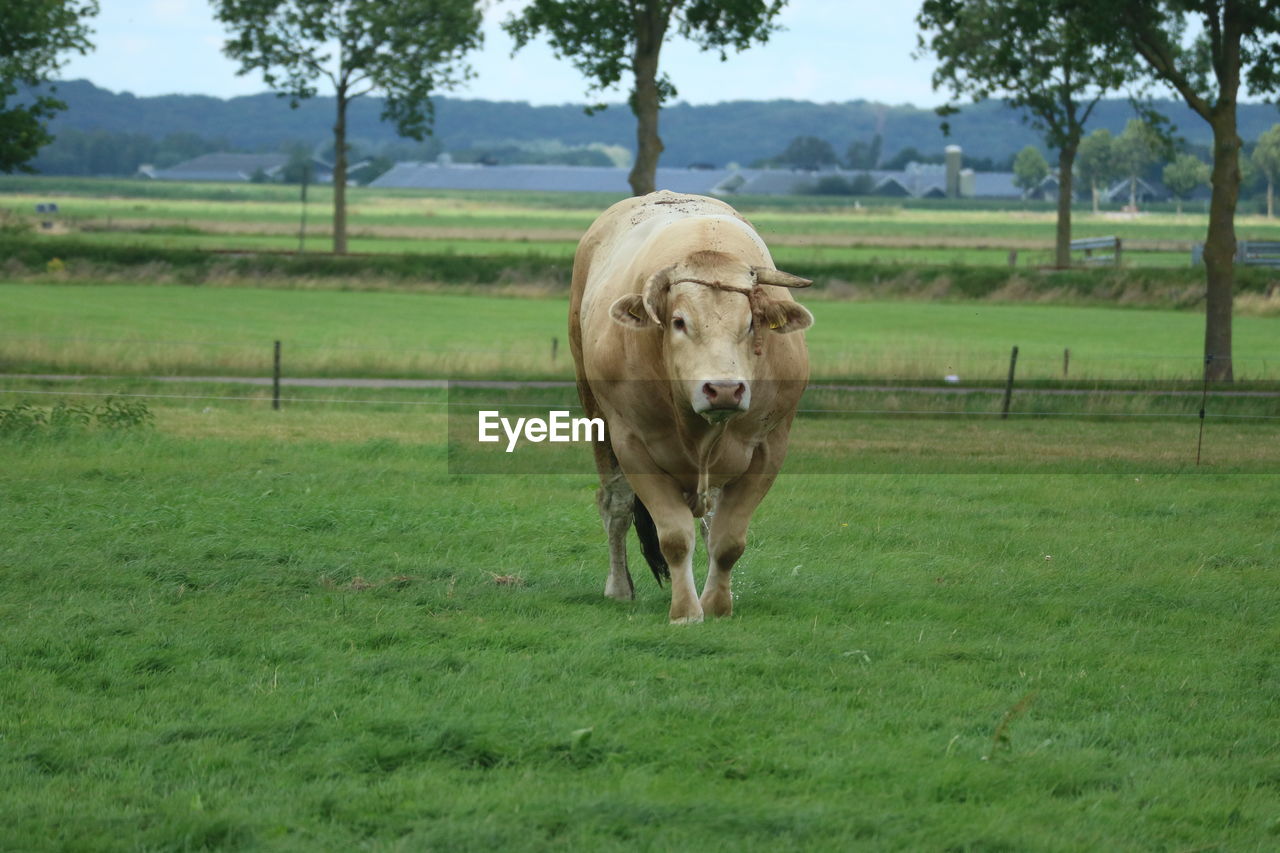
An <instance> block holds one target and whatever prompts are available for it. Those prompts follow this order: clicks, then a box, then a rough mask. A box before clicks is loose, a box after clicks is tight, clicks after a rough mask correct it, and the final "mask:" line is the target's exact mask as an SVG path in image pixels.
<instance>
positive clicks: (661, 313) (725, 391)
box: [610, 252, 813, 420]
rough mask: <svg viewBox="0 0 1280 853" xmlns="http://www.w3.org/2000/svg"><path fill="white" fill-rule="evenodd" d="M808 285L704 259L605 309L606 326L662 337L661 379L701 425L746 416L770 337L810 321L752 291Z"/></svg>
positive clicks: (662, 273) (795, 307)
mask: <svg viewBox="0 0 1280 853" xmlns="http://www.w3.org/2000/svg"><path fill="white" fill-rule="evenodd" d="M810 284H812V282H811V281H809V280H808V279H804V278H800V277H799V276H794V275H791V274H790V273H785V272H781V271H779V270H775V269H769V268H767V267H748V266H747V265H746V264H743V263H741V262H739V261H735V260H733V259H731V258H729V257H728V256H725V255H720V254H718V253H711V252H705V253H702V254H701V255H700V256H698V255H695V256H694V257H692V258H690V259H688V260H687V261H686V262H684V263H680V264H673V265H672V266H669V267H666V268H664V269H661V270H659V271H658V272H656V273H654V274H653V275H651V276H650V277H649V279H648V280H647V281H646V282H645V284H644V289H643V290H642V291H641V292H640V293H636V294H630V295H628V296H623V297H622V298H620V299H618V300H617V301H616V302H614V303H613V306H612V308H611V310H610V315H611V316H612V317H613V320H614V322H616V323H618V324H619V325H621V326H624V327H626V328H628V329H632V330H643V329H652V328H654V327H657V328H659V329H661V330H662V331H663V336H662V347H663V355H664V360H665V364H666V367H667V374H668V377H669V378H670V379H672V380H673V381H674V382H675V388H676V393H677V396H678V397H679V398H680V400H681V401H682V402H686V403H687V404H688V405H689V406H690V407H691V408H692V409H693V411H694V412H696V413H697V414H699V415H702V416H703V417H705V418H707V419H709V420H715V419H720V418H724V417H728V416H729V415H732V414H735V413H737V412H741V411H746V410H747V409H748V408H749V407H750V406H751V383H752V381H753V380H754V379H756V378H757V377H758V376H759V370H758V369H757V367H758V362H759V359H760V356H762V355H763V354H764V352H765V350H766V347H765V339H766V337H767V336H768V335H771V334H783V335H785V334H789V333H791V332H799V331H802V330H804V329H807V328H809V327H810V326H812V325H813V315H812V314H810V313H809V311H808V310H807V309H806V308H805V307H804V306H802V305H799V304H798V303H796V302H794V301H791V300H789V299H785V300H784V299H775V298H773V297H771V296H769V295H768V293H767V292H766V291H765V290H763V289H761V288H760V285H775V286H779V287H808V286H809V285H810Z"/></svg>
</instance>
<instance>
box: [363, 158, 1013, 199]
mask: <svg viewBox="0 0 1280 853" xmlns="http://www.w3.org/2000/svg"><path fill="white" fill-rule="evenodd" d="M627 174H628V170H627V169H625V168H621V167H603V166H549V165H497V166H487V165H481V164H477V163H450V162H448V161H447V160H444V161H442V162H434V163H415V162H404V163H397V164H396V165H395V166H394V167H392V168H391V170H390V171H388V172H387V173H385V174H384V175H382V176H381V177H379V178H377V179H376V180H374V181H373V182H372V184H371V186H373V187H378V188H382V189H388V188H404V189H434V190H541V191H564V192H614V193H628V192H630V187H629V185H628V184H627ZM828 181H838V182H840V183H843V184H845V185H847V187H857V186H859V184H862V185H867V184H869V185H870V189H869V191H868V192H866V193H865V194H867V195H879V196H891V197H899V198H945V197H946V196H947V169H946V167H945V166H943V165H941V164H921V163H911V164H909V165H908V166H907V168H906V169H904V170H901V171H886V170H871V171H852V170H846V169H827V170H823V171H821V172H811V171H806V170H802V169H741V168H726V169H703V168H690V169H673V168H659V169H658V173H657V180H656V183H657V185H658V186H659V187H661V188H663V189H669V190H673V191H675V192H683V193H697V194H699V195H718V196H728V195H794V194H798V193H812V192H814V191H815V190H818V189H819V182H828ZM957 184H958V189H959V194H960V196H961V197H967V198H1020V197H1021V196H1022V191H1021V190H1019V189H1018V188H1017V187H1015V186H1014V184H1013V174H1012V173H1005V172H996V173H974V172H973V171H972V170H969V169H965V170H963V171H961V172H959V174H958V175H957ZM844 194H849V193H848V192H847V191H846V192H845V193H844ZM859 194H864V193H859Z"/></svg>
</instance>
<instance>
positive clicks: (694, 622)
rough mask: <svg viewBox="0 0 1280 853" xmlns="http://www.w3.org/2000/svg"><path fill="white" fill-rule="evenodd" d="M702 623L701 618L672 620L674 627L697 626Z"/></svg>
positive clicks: (686, 617) (684, 617) (681, 617)
mask: <svg viewBox="0 0 1280 853" xmlns="http://www.w3.org/2000/svg"><path fill="white" fill-rule="evenodd" d="M701 621H702V617H701V616H680V617H678V618H673V619H672V620H671V624H672V625H697V624H698V623H699V622H701Z"/></svg>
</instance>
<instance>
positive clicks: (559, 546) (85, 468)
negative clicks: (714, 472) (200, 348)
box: [0, 397, 1280, 850]
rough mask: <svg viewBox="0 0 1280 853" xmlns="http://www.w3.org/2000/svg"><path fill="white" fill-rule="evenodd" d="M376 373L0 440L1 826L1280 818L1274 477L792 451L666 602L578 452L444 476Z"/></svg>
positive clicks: (730, 837) (828, 827)
mask: <svg viewBox="0 0 1280 853" xmlns="http://www.w3.org/2000/svg"><path fill="white" fill-rule="evenodd" d="M396 399H399V398H396V397H391V398H388V399H387V400H386V401H385V405H365V406H354V405H346V406H341V405H336V404H327V405H324V404H318V403H316V404H310V405H303V404H294V405H291V406H289V407H287V408H286V409H285V410H284V411H282V412H275V413H273V412H271V411H270V410H269V409H268V408H267V407H266V404H265V403H263V402H257V403H254V402H221V403H219V402H211V403H208V404H206V402H205V401H198V402H197V401H171V402H169V403H165V402H164V401H153V404H154V405H156V406H157V423H158V426H157V428H156V429H155V431H154V432H130V433H125V434H122V435H99V434H89V435H84V436H70V437H67V438H63V439H54V438H51V437H34V438H28V439H23V440H18V439H12V438H9V439H3V440H0V463H2V464H3V468H4V471H5V476H4V477H3V478H2V479H0V495H2V499H3V501H4V506H5V509H6V511H5V512H4V513H3V514H0V650H2V656H0V669H2V670H3V672H2V676H3V677H0V707H3V708H4V709H5V714H4V718H3V720H0V797H2V799H3V802H4V806H3V811H4V814H5V820H4V822H3V824H2V825H0V847H4V848H6V849H49V848H57V849H84V848H92V849H98V850H115V849H119V850H134V849H199V848H221V849H261V848H267V849H344V848H353V847H365V848H370V849H460V850H480V849H485V850H489V849H501V848H506V849H528V850H542V849H546V850H551V849H566V848H568V849H636V848H641V849H648V848H658V849H708V850H744V849H745V850H779V849H781V850H788V849H794V850H812V849H847V848H851V847H868V848H874V849H903V850H907V849H910V850H916V849H973V850H977V849H1006V850H1025V849H1038V850H1080V849H1167V850H1191V849H1229V850H1266V849H1272V848H1274V846H1275V844H1276V843H1277V839H1278V838H1280V777H1278V776H1277V773H1276V767H1277V766H1278V759H1280V755H1278V750H1280V744H1278V743H1277V739H1276V736H1275V732H1276V731H1277V729H1278V727H1280V712H1278V709H1280V663H1277V658H1276V655H1275V650H1276V648H1277V642H1280V629H1278V628H1277V623H1276V621H1275V613H1276V612H1277V608H1278V607H1280V592H1278V590H1280V586H1278V585H1277V584H1276V583H1275V580H1276V578H1275V571H1276V566H1277V565H1278V564H1280V541H1278V537H1277V535H1276V532H1275V526H1274V523H1273V522H1274V519H1275V517H1276V515H1277V513H1280V490H1278V489H1277V488H1276V479H1275V477H1274V476H1264V475H1234V476H1233V475H1224V474H1219V473H1211V472H1209V471H1204V470H1202V471H1193V470H1185V471H1183V472H1182V473H1179V474H1169V473H1152V469H1151V468H1150V467H1149V466H1147V465H1145V464H1143V463H1142V462H1140V461H1138V462H1135V465H1134V467H1133V469H1132V470H1129V471H1126V472H1125V473H1122V474H1112V475H1026V474H1024V475H1003V476H959V475H940V474H934V473H929V472H930V471H932V470H936V469H932V468H930V467H928V465H929V464H930V463H928V462H927V461H926V462H925V463H923V464H922V463H921V462H920V459H921V457H920V456H919V454H918V452H913V453H911V454H907V455H904V456H903V457H902V462H901V466H900V468H898V469H897V470H893V471H892V473H887V474H882V475H862V476H851V475H844V476H837V475H812V474H802V473H799V472H797V473H795V474H793V475H791V476H788V475H784V476H783V478H782V479H780V480H779V482H778V483H777V484H776V485H775V487H774V489H773V491H772V492H771V494H770V495H769V497H768V498H767V499H766V501H765V504H764V506H763V507H762V509H761V511H760V513H759V514H758V515H757V518H756V521H755V523H754V524H753V527H752V530H751V535H750V543H749V548H748V551H747V554H746V556H745V557H744V558H743V561H742V563H741V564H740V567H739V569H738V571H737V572H736V573H735V574H736V580H735V587H736V593H737V601H736V610H737V612H736V615H735V616H734V617H733V618H732V619H729V620H721V621H716V622H710V623H706V624H703V625H701V626H696V627H690V628H672V627H669V626H667V625H666V624H665V621H666V620H665V616H666V608H667V600H666V593H665V591H664V590H659V589H657V588H656V587H655V585H654V584H653V583H652V581H651V580H650V579H649V577H648V573H647V571H646V570H645V569H644V568H643V567H642V564H641V563H640V562H639V560H638V555H635V553H634V552H635V551H636V550H637V549H636V548H635V547H634V545H633V546H632V551H633V561H632V566H633V574H634V575H635V578H636V581H637V590H638V599H637V601H636V602H634V603H632V604H619V603H616V602H611V601H607V600H605V599H603V598H602V597H601V595H600V591H601V589H602V586H603V577H604V567H605V562H606V559H605V558H606V554H605V546H604V535H603V533H602V532H601V530H600V524H599V520H598V517H597V515H596V510H595V506H594V496H593V489H594V478H593V477H592V476H591V475H589V474H586V473H583V474H569V475H561V476H538V477H516V478H511V477H499V476H456V475H455V476H451V475H449V474H448V472H447V468H446V458H445V448H444V445H443V435H444V416H443V415H442V414H440V413H439V411H438V410H437V409H433V408H432V407H430V406H421V407H407V406H396V405H393V402H394V400H396ZM910 426H911V424H908V423H895V422H893V421H886V422H884V423H883V424H882V425H881V427H880V429H881V430H882V432H884V433H887V434H892V433H893V431H894V430H896V429H900V428H908V427H910ZM1036 426H1037V428H1038V429H1052V428H1053V427H1052V424H1048V425H1046V424H1043V423H1038V424H1036ZM1018 428H1019V425H1018V424H1016V423H1015V424H1012V425H1010V426H1008V427H1006V429H1009V430H1017V429H1018ZM829 429H831V424H830V423H829V422H827V421H813V420H812V419H802V420H801V422H800V423H799V424H798V425H797V429H796V441H797V442H798V443H799V444H800V445H803V444H805V443H806V442H808V441H809V440H810V438H806V435H810V433H811V431H812V430H818V432H819V433H820V434H821V435H822V436H825V437H826V438H830V437H831V433H829V432H826V430H829ZM1010 435H1011V433H1006V436H1007V437H1008V436H1010ZM1257 435H1258V438H1259V440H1260V441H1263V442H1266V441H1268V440H1270V441H1271V444H1272V445H1274V444H1275V442H1274V438H1273V436H1272V435H1271V434H1266V435H1263V434H1260V433H1259V434H1257ZM941 437H942V436H941V434H940V435H939V438H941ZM1132 437H1133V436H1130V439H1132ZM1106 441H1110V442H1119V443H1122V444H1123V443H1125V441H1126V439H1125V437H1124V435H1123V434H1119V433H1117V434H1109V437H1108V438H1107V439H1106ZM851 444H852V442H851ZM949 446H952V445H950V444H949V443H948V442H947V441H945V440H941V441H935V442H934V444H933V449H934V451H935V452H945V451H946V449H947V448H948V447H949ZM862 447H863V445H861V444H858V445H856V448H857V452H861V449H862ZM830 452H831V453H832V454H833V458H835V455H838V454H839V452H840V448H838V447H837V448H834V449H832V450H830ZM584 462H585V460H584ZM837 469H838V468H837ZM704 564H705V563H704V558H703V557H702V556H701V555H700V556H699V566H700V567H701V566H702V565H704ZM699 574H701V568H700V570H699Z"/></svg>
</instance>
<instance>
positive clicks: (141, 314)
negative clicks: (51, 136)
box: [0, 283, 1280, 381]
mask: <svg viewBox="0 0 1280 853" xmlns="http://www.w3.org/2000/svg"><path fill="white" fill-rule="evenodd" d="M802 298H803V297H802ZM810 307H811V308H812V310H813V312H814V314H815V316H816V318H817V324H816V325H815V326H814V328H813V329H812V330H810V331H809V332H808V333H807V334H808V341H809V345H810V350H811V357H812V361H813V365H814V373H815V376H818V377H826V378H881V379H898V378H904V379H905V378H910V379H928V380H930V381H938V380H940V379H941V378H942V377H943V376H944V375H947V374H959V375H960V376H961V377H962V378H964V379H984V380H986V379H999V378H1001V377H1003V376H1004V375H1005V373H1006V372H1007V370H1008V358H1009V348H1010V347H1012V346H1014V345H1017V346H1019V347H1020V356H1019V362H1018V375H1019V377H1020V378H1025V379H1057V378H1061V375H1062V360H1063V350H1064V349H1067V348H1069V349H1070V350H1071V356H1070V368H1069V369H1070V377H1071V378H1076V379H1194V378H1196V377H1198V376H1199V375H1200V365H1201V356H1200V352H1201V347H1202V345H1203V344H1202V336H1203V323H1204V321H1203V317H1202V316H1200V315H1199V314H1198V313H1194V312H1186V311H1160V310H1145V309H1144V310H1116V309H1109V308H1096V307H1066V306H1050V305H1016V304H1015V305H1008V304H991V303H982V302H970V303H965V302H960V303H920V302H852V303H850V302H836V301H811V302H810ZM0 314H2V315H3V316H4V318H5V322H4V328H3V331H2V332H0V362H2V363H3V364H4V365H5V369H6V370H8V371H9V372H18V371H43V370H52V371H70V372H76V371H85V372H93V373H113V372H120V373H186V374H210V373H214V374H217V373H222V372H232V373H249V374H257V375H263V374H264V372H265V371H267V370H268V369H269V356H270V347H271V342H272V341H273V340H276V339H280V340H283V341H284V345H285V363H286V369H287V371H288V372H289V374H291V375H295V376H298V375H380V376H442V377H450V376H477V375H490V376H504V377H540V376H549V377H562V378H563V377H568V376H570V375H571V364H570V361H569V355H568V349H567V339H566V331H565V325H566V322H567V321H566V316H567V302H566V300H564V299H563V298H550V299H548V298H542V299H512V298H501V297H488V296H480V295H475V294H471V295H464V294H449V293H343V292H331V291H301V290H270V289H240V288H191V287H146V286H128V285H79V284H66V285H56V286H51V285H40V284H12V283H11V284H4V285H0ZM552 338H556V339H557V340H558V343H559V349H558V354H557V361H556V362H554V363H553V362H552V361H551V341H552ZM1235 354H1236V375H1237V377H1238V378H1241V379H1247V378H1254V379H1263V378H1272V379H1274V378H1276V377H1278V376H1280V318H1272V317H1239V318H1237V319H1236V324H1235Z"/></svg>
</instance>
